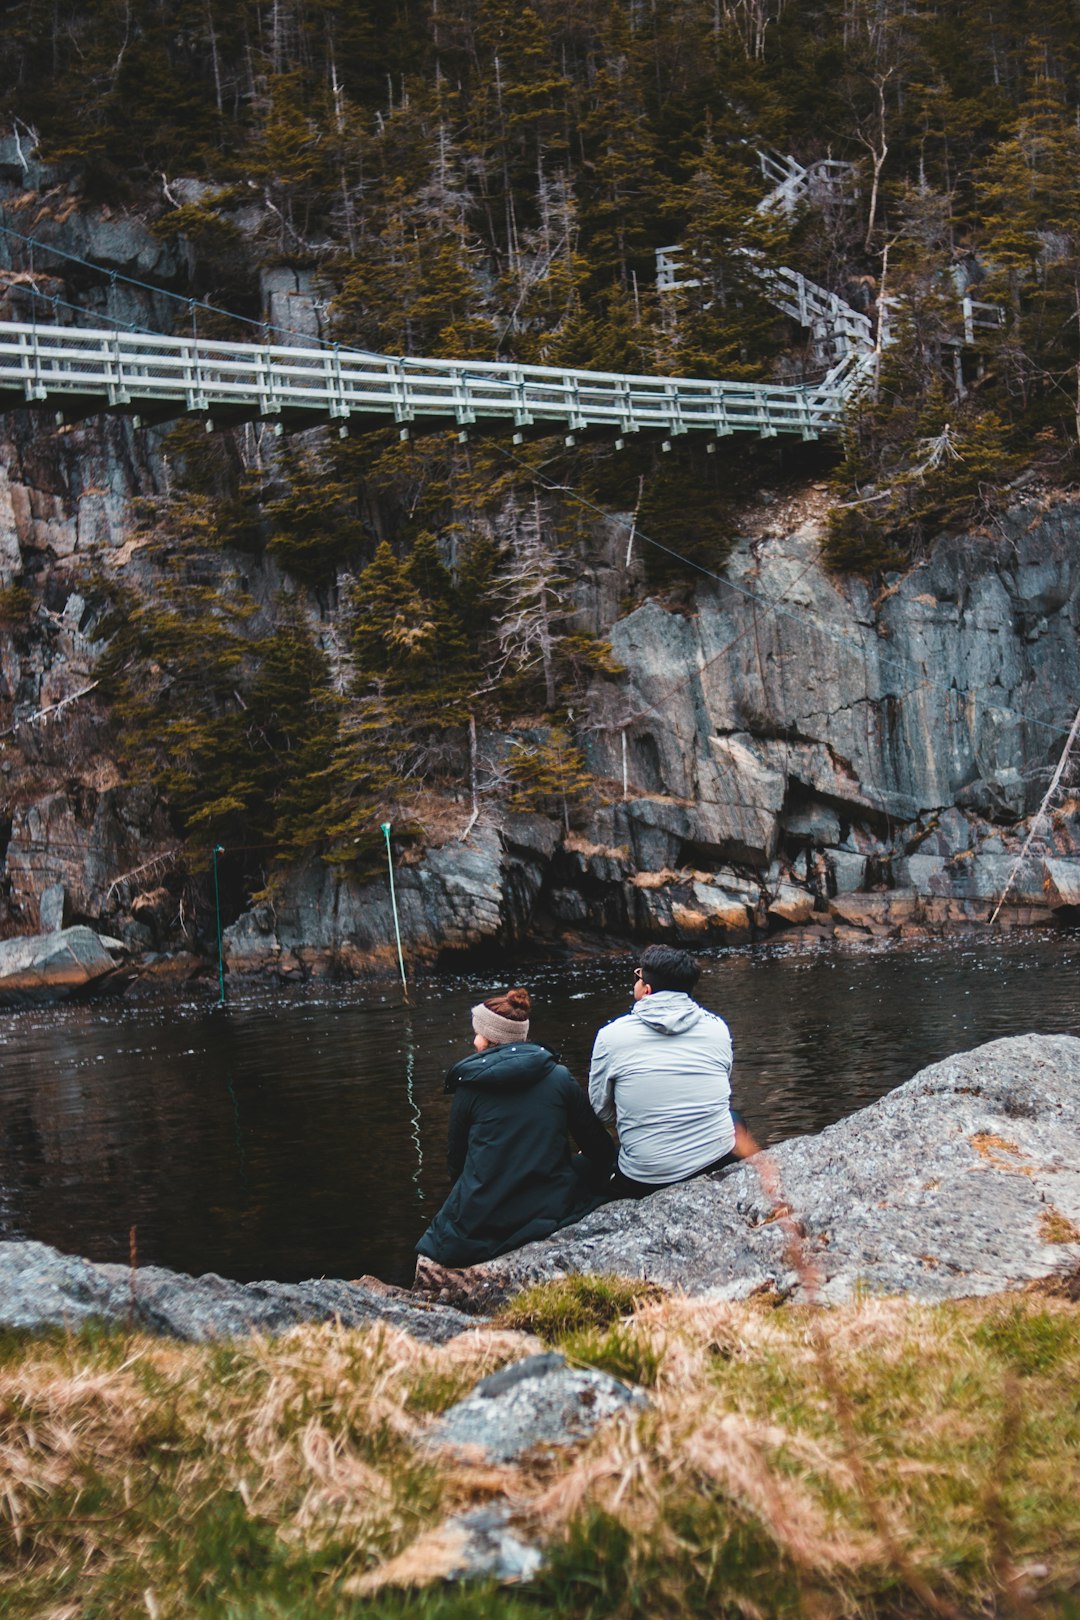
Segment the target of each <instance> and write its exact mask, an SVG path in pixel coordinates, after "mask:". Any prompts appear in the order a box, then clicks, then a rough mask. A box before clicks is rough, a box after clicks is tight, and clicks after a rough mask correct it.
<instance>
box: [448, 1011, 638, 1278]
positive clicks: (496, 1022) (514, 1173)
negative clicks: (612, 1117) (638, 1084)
mask: <svg viewBox="0 0 1080 1620" xmlns="http://www.w3.org/2000/svg"><path fill="white" fill-rule="evenodd" d="M529 1012H530V1002H529V992H528V991H527V990H522V989H512V990H507V991H506V993H505V995H498V996H492V997H491V998H490V999H489V1000H487V1001H483V1002H481V1003H480V1004H479V1006H476V1007H474V1008H473V1009H472V1023H473V1030H474V1032H475V1038H474V1040H473V1046H474V1048H475V1052H474V1053H473V1055H472V1056H471V1057H467V1058H462V1060H461V1062H460V1063H455V1065H454V1067H453V1068H452V1069H451V1070H450V1072H449V1074H448V1075H447V1076H446V1083H445V1085H446V1090H447V1091H449V1092H452V1093H453V1096H454V1101H453V1105H452V1107H451V1110H450V1139H449V1145H448V1155H449V1161H450V1175H451V1178H452V1179H453V1186H452V1187H451V1189H450V1195H449V1197H448V1198H447V1200H446V1202H445V1204H444V1205H443V1206H442V1208H441V1209H440V1210H439V1213H438V1214H437V1215H436V1216H435V1219H434V1220H433V1221H432V1223H431V1225H430V1226H429V1227H428V1229H427V1231H426V1232H425V1233H424V1235H423V1237H422V1238H421V1239H420V1241H419V1243H418V1244H417V1245H416V1249H417V1253H418V1254H420V1255H425V1256H427V1258H428V1259H430V1260H434V1261H436V1262H437V1264H439V1265H441V1266H452V1267H460V1266H473V1265H476V1264H478V1263H479V1262H480V1261H481V1260H492V1259H494V1257H495V1256H496V1255H497V1254H505V1253H506V1251H507V1250H508V1249H517V1248H520V1246H521V1245H522V1244H523V1243H531V1242H532V1241H533V1240H534V1239H535V1238H542V1237H547V1236H549V1234H550V1233H552V1232H554V1231H557V1230H558V1228H559V1227H560V1226H569V1225H570V1224H571V1223H572V1222H574V1221H580V1220H581V1218H582V1216H584V1215H587V1214H588V1213H589V1212H590V1210H593V1209H596V1208H597V1206H598V1205H600V1204H602V1203H604V1202H605V1199H606V1197H607V1192H606V1185H607V1182H608V1180H609V1178H610V1175H611V1171H612V1168H613V1166H614V1161H615V1147H614V1144H613V1143H612V1140H611V1138H610V1137H609V1136H608V1133H607V1131H606V1130H605V1129H604V1127H603V1125H602V1124H601V1123H600V1121H599V1120H598V1119H597V1117H596V1115H595V1114H594V1113H593V1110H592V1107H591V1105H590V1103H589V1099H588V1097H587V1096H586V1095H585V1093H584V1091H582V1089H581V1087H580V1086H579V1085H578V1084H577V1082H576V1081H575V1080H574V1078H573V1076H572V1075H571V1074H570V1071H569V1070H568V1069H567V1068H565V1067H564V1065H563V1064H561V1063H560V1062H559V1059H558V1058H557V1057H556V1055H555V1054H554V1053H553V1052H549V1051H548V1049H547V1047H546V1046H539V1045H538V1044H537V1043H536V1042H535V1041H530V1040H529ZM568 1136H572V1137H573V1138H574V1141H575V1142H576V1143H577V1145H578V1147H579V1148H580V1149H581V1152H582V1155H583V1156H584V1157H583V1158H582V1159H573V1158H572V1157H571V1154H570V1146H569V1142H568V1140H567V1138H568Z"/></svg>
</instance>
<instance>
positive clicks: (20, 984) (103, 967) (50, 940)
mask: <svg viewBox="0 0 1080 1620" xmlns="http://www.w3.org/2000/svg"><path fill="white" fill-rule="evenodd" d="M117 973H118V968H117V964H116V962H115V960H114V959H113V957H112V956H111V955H110V954H109V951H108V950H107V949H106V947H105V945H104V943H103V942H102V940H101V939H100V938H99V937H98V935H97V934H95V933H94V930H93V929H92V928H84V927H77V928H60V929H57V931H56V932H55V933H52V934H31V935H30V936H29V937H24V938H22V939H5V940H2V941H0V1006H4V1005H7V1006H11V1005H15V1006H18V1005H21V1004H23V1003H25V1002H30V1001H51V1000H53V999H56V998H58V997H65V996H79V995H86V994H87V993H91V992H96V991H99V990H102V989H104V988H106V986H107V985H108V984H109V983H110V981H115V979H116V975H117Z"/></svg>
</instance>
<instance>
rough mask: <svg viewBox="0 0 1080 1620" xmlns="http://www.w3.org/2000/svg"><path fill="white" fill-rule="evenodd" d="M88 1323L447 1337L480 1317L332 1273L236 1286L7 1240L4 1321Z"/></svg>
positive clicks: (214, 1334) (1, 1294) (0, 1324)
mask: <svg viewBox="0 0 1080 1620" xmlns="http://www.w3.org/2000/svg"><path fill="white" fill-rule="evenodd" d="M88 1320H92V1321H97V1322H103V1323H106V1324H109V1325H111V1326H114V1327H128V1328H133V1329H138V1330H140V1331H142V1332H146V1333H158V1334H162V1335H167V1336H168V1337H170V1338H175V1339H184V1340H191V1341H194V1342H197V1343H202V1342H204V1341H206V1340H211V1339H229V1338H236V1337H239V1336H242V1335H244V1334H248V1333H281V1332H284V1330H285V1329H286V1328H289V1327H293V1326H295V1325H296V1324H297V1323H298V1322H329V1321H340V1322H341V1323H342V1324H343V1325H344V1326H345V1327H366V1326H369V1325H370V1324H371V1323H374V1322H386V1323H389V1324H390V1325H391V1326H392V1327H397V1328H402V1329H404V1330H405V1331H406V1332H408V1333H411V1334H412V1335H413V1337H414V1338H417V1339H424V1340H427V1341H430V1342H431V1343H433V1344H442V1343H443V1342H445V1340H447V1339H451V1338H453V1337H454V1335H455V1334H456V1333H460V1332H461V1331H462V1330H463V1329H464V1328H468V1327H473V1326H475V1318H474V1319H470V1318H468V1317H466V1316H464V1315H462V1314H461V1313H460V1312H459V1311H456V1310H453V1309H451V1308H448V1307H445V1306H441V1305H435V1306H432V1305H430V1304H425V1302H424V1301H423V1300H421V1299H410V1298H408V1297H407V1296H403V1295H402V1293H401V1291H400V1290H396V1289H389V1288H385V1287H382V1286H379V1285H377V1284H376V1285H373V1286H368V1285H366V1284H363V1283H353V1282H338V1281H332V1280H329V1279H326V1278H318V1279H315V1280H313V1281H310V1282H304V1283H278V1282H259V1283H237V1282H230V1281H228V1280H227V1279H226V1278H224V1277H216V1276H214V1275H213V1274H210V1275H208V1276H205V1277H187V1276H185V1275H183V1273H181V1272H176V1271H167V1270H165V1269H164V1268H163V1267H160V1266H141V1267H139V1268H137V1269H136V1270H134V1271H132V1270H131V1269H130V1268H128V1267H127V1266H118V1265H95V1264H93V1263H92V1262H91V1261H89V1260H82V1259H79V1258H78V1257H77V1256H75V1255H67V1254H60V1253H59V1252H58V1250H56V1249H52V1248H49V1246H48V1245H47V1244H44V1243H31V1242H18V1241H16V1242H7V1243H0V1328H23V1329H29V1330H32V1331H37V1330H39V1329H41V1328H47V1327H72V1328H77V1327H78V1326H79V1325H80V1324H81V1323H83V1322H86V1321H88Z"/></svg>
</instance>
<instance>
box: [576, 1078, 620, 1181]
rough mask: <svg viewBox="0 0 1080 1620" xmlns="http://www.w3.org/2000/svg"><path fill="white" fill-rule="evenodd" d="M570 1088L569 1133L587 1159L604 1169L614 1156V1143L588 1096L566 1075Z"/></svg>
mask: <svg viewBox="0 0 1080 1620" xmlns="http://www.w3.org/2000/svg"><path fill="white" fill-rule="evenodd" d="M567 1079H568V1080H569V1082H570V1089H569V1091H568V1093H567V1111H568V1113H569V1116H570V1135H571V1136H572V1137H573V1138H574V1141H575V1142H576V1143H577V1145H578V1147H579V1148H580V1149H581V1151H582V1153H584V1155H585V1157H586V1158H587V1159H591V1160H592V1162H593V1164H595V1165H599V1167H600V1168H601V1169H602V1170H606V1169H607V1168H608V1166H609V1165H610V1164H611V1163H612V1162H613V1161H614V1158H615V1144H614V1142H613V1141H612V1140H611V1137H610V1136H609V1135H608V1133H607V1131H605V1129H604V1127H603V1125H601V1123H600V1121H599V1120H598V1119H597V1117H596V1115H595V1114H594V1113H593V1111H592V1106H591V1104H590V1102H589V1099H588V1097H586V1095H585V1093H584V1092H583V1091H582V1089H581V1087H580V1086H579V1085H578V1083H577V1081H576V1080H575V1079H574V1078H573V1076H572V1075H569V1074H568V1075H567Z"/></svg>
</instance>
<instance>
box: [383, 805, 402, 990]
mask: <svg viewBox="0 0 1080 1620" xmlns="http://www.w3.org/2000/svg"><path fill="white" fill-rule="evenodd" d="M379 826H380V828H381V829H382V835H383V837H384V838H385V839H386V867H387V871H388V872H389V873H390V908H391V910H392V911H393V913H394V938H395V939H396V940H397V959H398V967H399V968H400V969H401V990H402V994H403V995H404V997H405V1000H406V1001H408V999H409V981H408V979H406V977H405V958H404V956H402V954H401V929H400V928H399V927H398V914H397V896H396V895H395V893H394V856H393V852H392V851H391V849H390V823H389V822H388V821H380V823H379Z"/></svg>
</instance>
